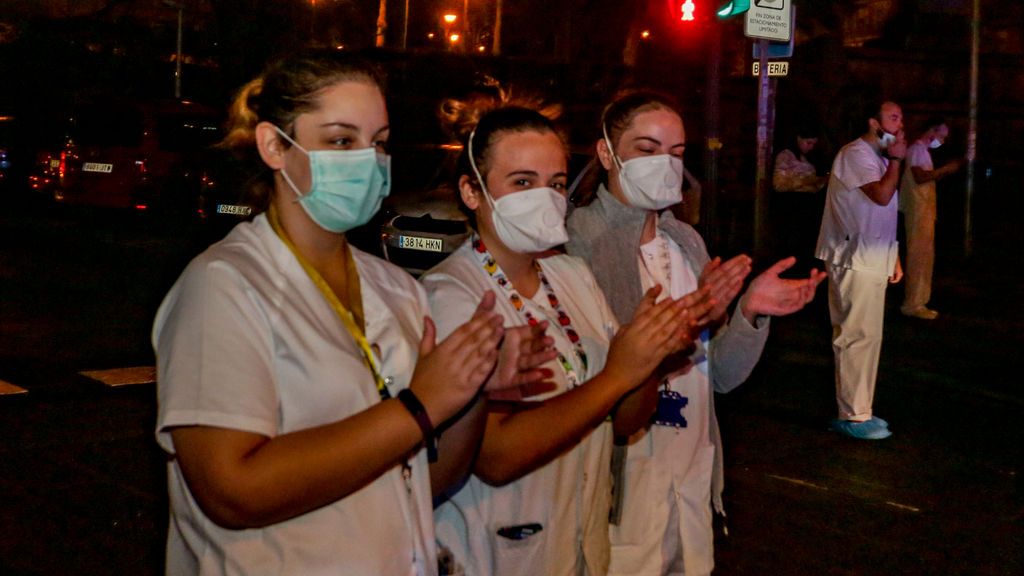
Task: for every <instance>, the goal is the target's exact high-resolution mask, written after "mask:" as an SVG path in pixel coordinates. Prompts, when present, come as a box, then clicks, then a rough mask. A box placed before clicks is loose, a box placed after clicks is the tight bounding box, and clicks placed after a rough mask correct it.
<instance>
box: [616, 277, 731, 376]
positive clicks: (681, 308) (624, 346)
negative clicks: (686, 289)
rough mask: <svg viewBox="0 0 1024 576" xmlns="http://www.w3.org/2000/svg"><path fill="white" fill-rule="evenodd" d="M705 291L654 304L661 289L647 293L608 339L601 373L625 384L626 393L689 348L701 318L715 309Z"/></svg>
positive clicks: (657, 287)
mask: <svg viewBox="0 0 1024 576" xmlns="http://www.w3.org/2000/svg"><path fill="white" fill-rule="evenodd" d="M709 290H710V289H708V288H702V289H700V290H698V291H696V292H694V293H693V294H692V295H687V296H688V297H684V298H680V299H678V300H673V299H671V298H666V299H665V300H663V301H661V302H657V298H658V294H660V293H661V286H655V287H653V288H651V289H650V290H648V291H647V293H646V294H644V298H643V300H641V302H640V305H639V306H638V307H637V311H636V314H634V316H633V319H632V320H631V321H630V322H629V323H628V324H625V325H623V326H621V327H620V328H619V331H618V332H617V333H616V334H615V337H614V338H612V342H611V346H610V347H609V350H608V361H607V362H606V363H605V372H608V373H610V374H612V375H614V376H615V377H616V381H617V382H622V383H624V384H626V385H627V388H626V390H625V391H628V390H630V389H632V388H634V387H636V386H637V385H639V384H641V383H642V382H643V381H644V380H645V379H646V378H647V377H648V376H649V375H650V374H651V372H653V371H654V369H655V368H657V367H658V365H659V364H660V363H661V361H662V360H663V359H664V358H665V357H666V356H668V355H669V354H672V353H673V352H679V351H681V350H685V349H687V348H689V347H690V346H691V345H692V344H693V339H694V335H693V334H694V330H695V329H696V328H697V326H698V325H699V323H700V318H701V316H706V314H707V310H710V309H712V308H713V307H714V305H715V301H714V299H713V298H710V296H709ZM695 302H696V304H694V303H695ZM699 332H700V331H699V330H696V333H697V334H699Z"/></svg>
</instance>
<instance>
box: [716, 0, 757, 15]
mask: <svg viewBox="0 0 1024 576" xmlns="http://www.w3.org/2000/svg"><path fill="white" fill-rule="evenodd" d="M747 10H750V0H733V1H732V2H726V3H725V5H724V6H722V7H721V8H719V9H718V17H719V18H728V17H730V16H735V15H737V14H743V13H744V12H746V11H747Z"/></svg>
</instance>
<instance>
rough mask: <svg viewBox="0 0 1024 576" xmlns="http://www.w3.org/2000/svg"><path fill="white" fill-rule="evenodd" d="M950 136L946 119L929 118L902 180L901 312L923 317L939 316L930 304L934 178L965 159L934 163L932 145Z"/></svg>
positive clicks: (910, 152) (911, 150) (912, 148)
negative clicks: (904, 256) (903, 282)
mask: <svg viewBox="0 0 1024 576" xmlns="http://www.w3.org/2000/svg"><path fill="white" fill-rule="evenodd" d="M948 136H949V126H947V125H946V121H945V119H943V118H942V117H940V116H934V117H932V118H930V119H929V120H928V123H927V124H925V131H924V133H923V134H921V137H920V138H918V139H917V140H915V141H914V143H913V144H911V145H910V147H909V148H907V170H905V171H904V172H903V180H902V181H901V182H900V190H901V193H900V211H901V212H903V215H904V224H905V227H906V231H907V285H906V292H905V296H904V298H903V305H902V306H900V312H902V313H903V314H904V315H906V316H912V317H914V318H921V319H923V320H934V319H935V318H937V317H938V316H939V313H938V312H936V311H935V310H932V309H931V308H928V300H930V299H931V296H932V269H933V267H934V266H935V218H936V216H935V215H936V206H935V181H936V180H938V179H940V178H943V177H945V176H948V175H950V174H952V173H953V172H956V171H957V170H959V169H960V165H961V163H962V162H961V161H960V160H959V159H958V160H951V161H949V162H947V163H946V164H944V165H943V166H942V167H941V168H935V167H934V165H933V164H932V157H931V153H930V152H929V149H935V148H938V147H939V146H942V145H943V144H944V143H945V142H946V138H947V137H948Z"/></svg>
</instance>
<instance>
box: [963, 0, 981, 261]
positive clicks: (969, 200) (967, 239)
mask: <svg viewBox="0 0 1024 576" xmlns="http://www.w3.org/2000/svg"><path fill="white" fill-rule="evenodd" d="M980 43H981V0H974V8H973V11H972V13H971V95H970V104H969V106H970V108H969V112H968V116H967V118H968V123H967V190H966V194H965V199H964V255H965V256H967V257H970V256H971V253H972V252H973V250H974V225H973V223H972V220H973V218H972V217H971V216H972V215H971V210H972V205H973V200H974V159H975V157H976V156H977V151H978V150H977V146H978V50H979V48H980Z"/></svg>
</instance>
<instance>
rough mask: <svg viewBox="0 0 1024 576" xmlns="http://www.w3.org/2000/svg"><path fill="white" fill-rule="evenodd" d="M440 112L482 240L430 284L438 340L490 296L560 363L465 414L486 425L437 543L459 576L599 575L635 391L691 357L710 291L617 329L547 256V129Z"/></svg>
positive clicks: (517, 114) (563, 154)
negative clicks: (617, 451) (451, 130)
mask: <svg viewBox="0 0 1024 576" xmlns="http://www.w3.org/2000/svg"><path fill="white" fill-rule="evenodd" d="M495 106H497V107H495ZM447 108H448V109H449V110H452V111H455V110H457V111H458V113H456V114H455V115H454V118H451V119H450V122H453V123H457V124H458V128H457V129H456V132H460V133H461V134H462V135H463V138H464V141H465V145H464V147H463V153H462V157H461V159H460V162H459V170H458V172H457V174H458V190H459V200H460V202H461V203H462V206H463V208H464V210H465V211H466V212H467V216H469V219H470V222H471V224H472V226H473V228H474V234H473V236H472V238H471V240H469V241H467V242H466V243H464V244H463V245H462V246H461V247H460V248H459V249H458V250H456V251H455V252H454V253H453V254H452V255H450V256H449V257H448V258H447V259H445V260H444V261H443V262H442V263H441V264H439V265H438V266H436V267H435V268H433V269H431V270H428V271H427V272H426V274H424V276H423V277H422V278H421V280H422V282H423V283H424V285H425V286H426V288H427V293H428V296H429V299H430V305H431V309H432V310H433V312H434V317H435V318H437V319H438V328H439V333H440V334H442V335H443V334H446V333H447V332H448V331H449V330H453V329H454V328H455V327H457V326H458V325H459V324H460V323H462V322H464V321H466V320H467V319H469V318H471V317H472V316H473V314H474V310H473V306H472V305H471V303H472V302H474V301H476V300H478V299H479V298H480V296H481V295H482V294H485V293H487V292H488V291H491V290H493V291H496V292H497V294H498V302H497V304H496V305H495V308H494V309H495V311H496V312H498V313H499V314H500V315H501V316H502V317H503V318H504V320H505V323H506V325H509V326H516V325H521V326H531V325H538V326H550V328H549V329H548V336H549V337H550V338H551V341H552V343H553V350H554V351H556V352H557V355H556V357H555V358H552V359H551V361H550V363H549V364H548V366H547V370H548V374H549V375H550V380H549V381H547V382H545V383H544V384H543V385H534V386H528V387H525V388H522V389H520V390H518V391H517V393H514V394H510V393H505V394H501V395H500V396H498V395H490V396H484V397H481V398H480V399H479V400H478V403H477V405H476V406H475V407H474V408H472V410H473V411H478V412H480V413H484V414H486V421H485V423H484V431H483V442H482V445H481V446H480V452H479V455H478V457H477V460H476V462H475V464H474V467H473V475H472V476H471V477H470V479H469V481H468V482H467V483H466V485H465V486H463V487H462V488H461V489H460V490H458V491H456V492H455V493H454V494H453V495H451V497H450V499H449V500H448V501H447V502H445V503H443V504H442V505H440V507H439V508H438V509H437V512H436V521H437V535H438V540H439V542H441V544H443V546H444V547H445V548H446V549H448V550H450V552H451V556H452V558H453V560H454V561H453V562H452V564H453V566H452V567H451V570H450V572H451V573H456V574H458V573H464V574H469V575H473V576H490V575H497V576H506V575H517V574H521V575H523V576H526V575H539V574H544V575H564V576H570V575H579V574H591V575H603V574H605V573H606V572H607V569H608V514H609V509H610V501H611V500H610V498H611V485H610V481H611V480H610V471H609V460H610V456H611V450H612V436H613V430H614V431H615V432H616V433H619V434H629V433H630V432H632V431H633V430H635V429H636V428H637V427H638V426H640V425H642V423H643V422H644V421H645V420H646V418H647V417H648V416H649V415H650V411H651V407H650V406H649V405H647V404H644V403H643V402H641V401H640V400H641V399H642V394H641V393H640V389H643V388H651V389H654V388H655V387H656V386H657V382H658V378H657V377H656V376H655V377H653V378H652V377H651V376H652V373H653V372H654V371H655V369H656V368H657V367H658V365H659V363H661V362H662V360H663V359H664V358H665V357H666V355H668V354H670V353H674V352H678V351H679V350H682V349H685V348H687V347H689V346H690V345H692V342H693V338H694V336H695V334H696V332H697V330H696V329H695V326H696V323H697V320H698V319H699V318H700V317H702V316H704V315H705V314H706V313H707V311H708V310H710V309H711V307H712V305H713V301H712V300H710V298H709V297H708V294H709V292H710V290H709V289H704V290H700V291H696V292H694V293H693V294H691V295H689V296H688V297H686V298H680V299H678V300H677V299H674V298H668V299H665V300H663V301H662V302H661V303H659V304H655V302H654V300H655V297H656V296H657V294H658V290H657V289H654V290H651V291H649V292H648V294H647V296H646V297H644V298H643V299H641V300H638V302H637V304H638V305H639V306H638V307H634V312H633V313H631V314H630V315H629V316H627V317H626V318H625V319H624V321H623V322H622V326H621V327H620V326H619V324H620V323H619V321H618V320H617V319H616V318H615V316H614V315H613V314H612V312H611V310H610V309H609V308H608V304H607V303H606V302H605V299H604V295H603V294H602V292H601V289H600V287H599V286H598V285H597V282H595V280H594V277H593V276H592V274H591V273H590V270H589V269H588V268H587V266H586V264H584V263H583V262H582V261H581V260H579V259H578V258H573V257H571V256H567V255H565V254H561V253H558V252H554V251H552V249H553V248H555V247H557V246H559V245H561V244H562V243H563V242H565V240H566V233H565V223H564V216H565V211H566V205H567V203H566V180H567V178H568V176H567V159H568V153H567V149H566V146H565V144H564V142H563V141H562V139H561V137H560V136H559V134H558V133H557V131H556V130H555V127H554V125H553V124H552V122H551V121H550V120H549V119H548V118H546V117H545V116H543V115H542V114H540V113H539V112H537V111H535V110H533V109H529V108H524V107H521V106H514V105H509V104H501V103H499V102H492V103H491V104H490V108H491V109H489V110H488V106H485V105H484V103H482V102H477V104H476V105H472V106H448V107H447ZM478 118H479V121H477V119H478ZM472 421H473V420H472V417H471V416H468V417H467V418H466V419H464V422H472ZM460 425H461V423H460Z"/></svg>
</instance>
